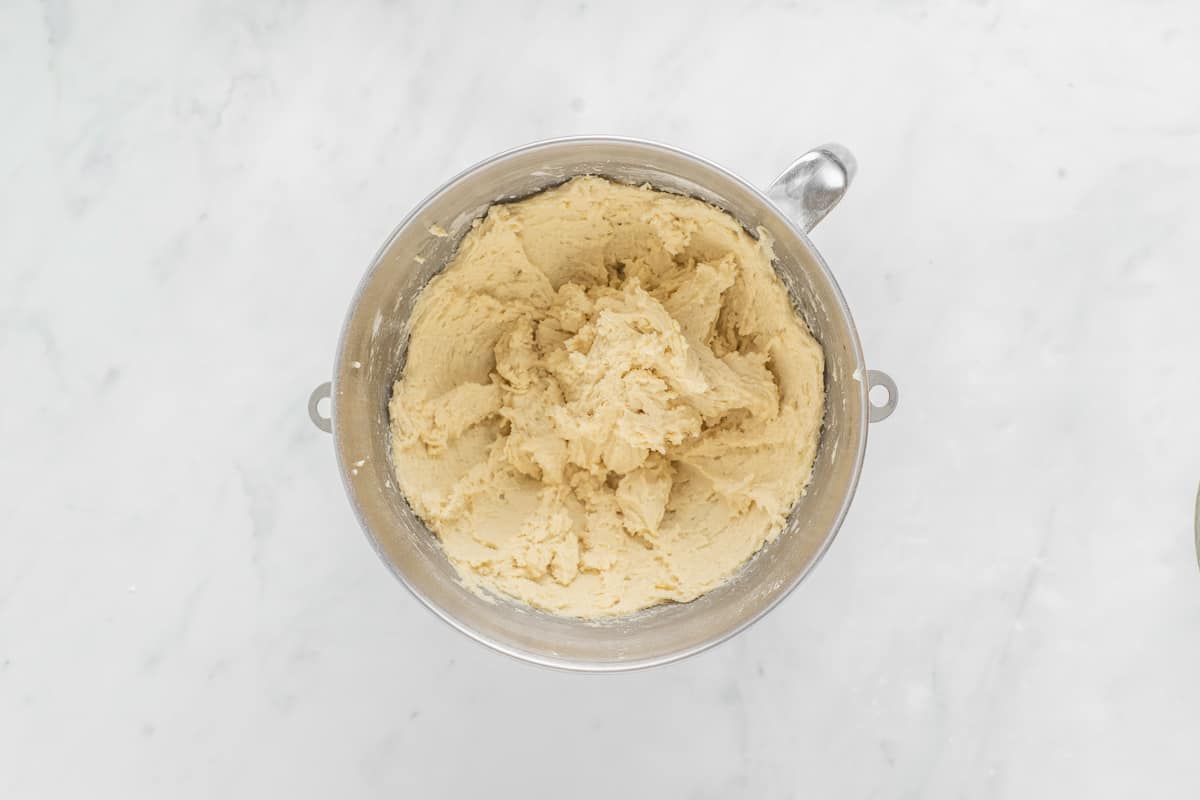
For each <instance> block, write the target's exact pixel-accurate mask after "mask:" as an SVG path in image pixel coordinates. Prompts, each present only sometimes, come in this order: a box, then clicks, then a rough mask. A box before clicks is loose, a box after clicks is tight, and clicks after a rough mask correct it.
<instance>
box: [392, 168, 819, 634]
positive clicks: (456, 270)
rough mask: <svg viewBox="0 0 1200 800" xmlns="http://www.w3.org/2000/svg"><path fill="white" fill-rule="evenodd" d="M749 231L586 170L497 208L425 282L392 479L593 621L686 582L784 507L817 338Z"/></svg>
mask: <svg viewBox="0 0 1200 800" xmlns="http://www.w3.org/2000/svg"><path fill="white" fill-rule="evenodd" d="M771 260H772V254H771V251H770V246H769V244H768V243H767V240H766V237H765V236H761V235H760V236H759V238H758V239H755V238H754V237H753V236H751V235H749V234H748V233H747V232H746V231H745V230H744V229H743V228H742V227H741V225H739V224H738V222H737V221H736V220H734V219H733V218H732V217H731V216H729V215H728V214H727V213H725V212H724V211H721V210H720V209H717V208H714V207H712V206H710V205H707V204H706V203H703V202H701V201H699V200H695V199H692V198H687V197H680V196H677V195H672V194H666V193H662V192H658V191H655V190H653V189H651V188H649V187H634V186H626V185H623V184H617V183H613V182H610V181H608V180H606V179H603V178H599V177H581V178H575V179H573V180H571V181H569V182H568V183H566V184H564V185H562V186H559V187H557V188H554V189H550V190H548V191H545V192H542V193H540V194H537V195H534V196H533V197H530V198H527V199H525V200H522V201H519V202H516V203H511V204H503V205H496V206H493V207H492V208H490V209H489V210H488V212H487V214H486V216H485V217H484V218H483V219H482V220H480V221H478V222H477V223H476V225H475V227H474V228H473V229H472V230H471V232H470V233H468V234H467V236H466V237H465V238H464V240H463V241H462V243H461V244H460V245H459V248H458V250H457V252H456V254H455V256H454V258H453V259H452V260H451V262H450V263H449V265H448V266H447V267H446V269H445V270H444V271H443V272H442V273H441V274H440V275H438V276H437V277H436V278H435V279H434V280H433V281H431V282H430V284H429V286H428V287H426V288H425V290H424V291H423V292H422V293H421V295H420V296H419V297H418V299H417V303H416V307H415V309H414V311H413V315H412V319H411V337H410V339H409V345H408V360H407V362H406V364H405V367H404V371H403V373H402V375H401V376H400V379H399V380H398V381H396V384H395V387H394V390H393V395H392V399H391V402H390V406H389V411H390V415H391V432H392V451H393V460H394V463H395V466H396V477H397V479H398V481H399V486H400V488H401V490H402V491H403V493H404V495H405V497H406V498H407V499H408V501H409V503H410V504H411V505H412V507H413V509H414V510H415V511H416V512H417V514H418V515H420V517H421V518H422V519H423V520H424V521H425V523H426V524H427V525H428V526H429V527H430V529H431V530H433V531H434V532H435V533H436V534H437V535H438V537H439V538H440V539H441V542H442V546H443V549H444V550H445V552H446V555H447V556H448V557H449V559H450V561H451V562H452V563H453V564H454V566H455V567H456V568H457V570H458V572H459V574H460V575H461V576H462V578H463V580H464V581H465V582H466V583H467V584H468V585H471V586H473V587H476V588H488V589H493V590H497V591H500V592H503V593H505V594H507V595H510V596H512V597H514V598H517V599H519V600H522V601H524V602H526V603H528V604H530V605H532V606H534V607H537V608H540V609H544V610H548V611H552V612H555V613H560V614H565V615H571V616H578V617H586V618H594V617H603V616H610V615H616V614H625V613H630V612H634V611H637V610H640V609H643V608H647V607H649V606H652V605H655V604H658V603H662V602H668V601H679V602H684V601H688V600H692V599H694V598H695V597H697V596H698V595H700V594H703V593H704V592H707V591H709V590H711V589H713V588H715V587H717V586H719V585H720V584H721V583H723V582H724V581H725V580H726V579H728V578H729V577H730V575H732V574H733V572H735V571H736V570H737V569H738V567H739V566H741V565H742V564H743V563H744V562H745V561H746V560H747V559H748V558H749V557H750V556H752V555H753V554H754V553H755V552H756V551H758V549H759V548H761V547H762V546H763V544H764V543H765V542H767V541H770V540H771V539H773V538H774V537H775V536H777V535H778V534H779V532H780V531H781V530H782V528H783V524H784V521H785V519H786V516H787V514H788V512H789V510H790V509H791V508H792V506H793V505H794V504H795V502H796V500H797V499H798V498H799V497H800V495H801V494H802V492H803V490H804V487H805V485H806V484H807V482H808V480H809V476H810V475H811V472H812V464H813V459H814V457H815V454H816V448H817V442H818V438H819V436H820V427H821V416H822V409H823V405H824V397H823V392H824V387H823V371H824V364H823V354H822V352H821V348H820V345H819V344H818V343H817V342H816V341H815V340H814V339H813V337H812V336H811V335H810V334H809V332H808V329H807V328H806V326H805V324H804V322H803V321H802V320H801V319H800V317H799V316H798V315H797V314H796V312H795V310H794V309H793V308H792V305H791V302H790V299H789V297H788V294H787V291H786V290H785V289H784V287H783V284H782V283H781V281H780V280H779V278H778V276H777V275H776V274H775V271H774V269H773V268H772V265H771Z"/></svg>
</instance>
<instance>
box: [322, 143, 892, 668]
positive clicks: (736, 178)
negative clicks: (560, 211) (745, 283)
mask: <svg viewBox="0 0 1200 800" xmlns="http://www.w3.org/2000/svg"><path fill="white" fill-rule="evenodd" d="M580 144H584V145H587V144H594V145H611V144H619V145H632V146H635V147H641V148H645V149H647V150H651V151H659V152H663V153H667V154H670V155H673V156H678V157H682V158H684V159H687V160H689V161H692V162H694V163H695V164H697V165H699V166H700V167H703V168H704V169H707V170H710V171H713V172H716V173H718V174H720V175H722V176H723V177H725V178H726V179H728V180H730V181H732V182H734V183H736V184H738V185H739V186H740V187H741V188H743V189H745V190H746V191H747V192H749V193H750V194H751V195H752V196H754V197H755V198H757V200H758V201H759V202H760V203H761V204H762V206H763V208H764V209H765V210H767V211H768V212H770V213H772V214H773V215H774V216H775V217H776V218H777V220H778V221H779V222H780V223H781V224H783V225H786V226H787V227H788V228H790V229H791V230H792V231H793V232H794V233H795V235H796V236H797V237H799V239H800V240H801V241H802V243H803V244H804V245H805V246H806V247H807V249H808V251H809V255H810V256H811V257H812V258H813V261H814V262H815V263H816V265H817V266H818V267H819V268H820V270H821V271H822V273H823V275H824V277H825V279H826V280H827V281H828V282H829V285H830V287H831V289H832V292H833V296H834V298H835V299H836V301H837V309H838V312H839V314H840V315H841V317H842V318H843V319H844V320H845V323H846V328H847V330H848V332H849V338H850V341H851V343H852V345H853V346H852V348H851V351H852V353H853V355H854V358H855V362H856V363H855V369H856V374H855V376H854V381H855V382H856V383H857V384H858V393H859V394H860V396H861V397H860V400H861V402H860V403H859V418H860V419H859V420H858V423H859V430H861V431H862V436H861V437H860V438H859V444H858V449H857V452H856V453H855V454H854V462H853V464H852V465H851V474H850V482H849V484H848V486H847V487H846V492H845V495H844V496H843V498H842V502H841V506H840V507H839V509H838V511H837V514H836V515H835V517H834V519H833V523H832V525H831V526H830V528H829V531H828V532H827V533H826V535H825V538H824V539H823V540H822V542H821V544H820V546H819V547H818V548H817V549H816V551H815V553H814V555H813V557H812V559H811V560H810V561H809V562H808V564H806V565H805V567H804V569H802V570H800V571H798V572H797V573H796V575H795V576H794V577H793V578H792V579H791V580H790V582H789V583H788V585H787V586H785V587H783V589H782V591H780V592H779V593H778V594H777V595H776V596H775V597H774V598H773V599H772V600H771V601H770V602H768V603H767V604H765V605H764V606H763V607H762V608H760V609H758V610H757V611H756V612H754V613H753V614H751V615H749V616H747V617H746V618H745V619H742V620H740V621H738V623H737V624H735V625H731V626H730V627H728V628H726V629H725V630H722V631H720V632H719V633H717V634H715V635H713V636H711V637H709V638H707V639H705V640H703V641H700V642H698V643H696V644H693V645H690V646H688V647H684V648H680V649H679V650H675V651H672V652H668V653H664V654H660V655H655V656H649V657H645V658H637V659H631V660H628V661H585V660H578V659H571V658H561V657H557V656H554V655H548V654H546V653H539V652H533V651H529V650H526V649H523V648H521V647H515V646H513V645H510V644H508V643H506V642H504V641H499V640H497V639H495V638H493V637H491V636H489V635H487V634H484V633H482V632H480V631H479V630H476V629H475V628H473V627H471V626H470V625H468V624H467V623H465V622H463V621H462V620H460V619H459V618H458V617H456V616H454V615H453V614H451V613H450V612H448V611H447V610H446V609H444V608H442V607H441V606H440V605H439V604H438V603H437V602H436V601H434V600H433V599H432V598H431V597H429V596H428V595H426V594H425V593H424V592H422V591H420V590H419V589H418V588H417V587H415V586H414V585H413V584H412V583H411V582H410V581H409V579H408V577H407V576H406V575H405V574H404V573H403V572H402V571H401V570H400V569H399V568H398V567H397V565H396V564H395V563H393V561H392V560H391V559H390V558H388V556H387V554H386V553H385V552H384V549H383V547H382V545H381V543H380V541H379V539H378V537H377V536H376V534H375V532H374V531H373V529H372V528H371V525H370V524H369V523H368V521H367V519H366V518H365V516H364V512H363V508H362V506H361V504H360V503H359V502H358V499H357V495H356V492H357V488H356V486H355V484H354V482H353V481H352V480H351V469H352V468H353V465H352V464H351V463H350V461H349V456H348V455H347V454H346V453H345V450H344V448H343V447H341V446H340V440H341V437H340V431H341V425H340V422H339V419H340V415H339V413H338V411H339V405H340V402H339V397H340V395H341V392H340V391H339V383H340V379H341V378H342V376H343V375H347V374H348V372H349V368H350V367H349V361H350V360H349V359H348V357H347V355H346V345H347V342H346V337H347V334H348V333H349V331H350V328H351V323H352V321H353V319H354V316H355V313H356V311H357V310H358V306H359V304H360V302H361V300H362V297H363V294H364V292H365V290H366V288H367V286H368V285H369V284H370V283H371V281H372V278H374V276H375V273H376V272H377V271H378V270H379V269H381V268H382V266H383V264H384V256H385V255H386V254H387V252H388V251H389V250H390V249H391V247H392V245H393V243H394V242H395V241H396V239H397V238H398V237H399V236H400V234H401V233H402V232H403V231H405V230H406V229H407V228H408V227H409V226H410V225H412V224H413V223H414V222H416V221H417V220H418V218H419V217H420V215H421V213H422V212H423V211H424V210H425V209H426V208H427V207H428V206H429V205H430V204H431V203H433V202H434V201H435V200H436V199H437V198H438V197H439V196H440V195H442V194H443V193H445V192H446V191H448V190H450V189H451V188H452V187H454V186H456V185H458V184H459V183H461V182H463V181H466V180H469V179H470V178H472V177H473V176H474V175H475V174H476V173H477V172H479V171H481V170H483V169H484V168H486V167H488V166H491V165H492V164H495V163H497V162H499V161H503V160H505V159H509V158H512V157H515V156H517V155H522V154H527V153H530V152H533V151H537V150H544V149H551V148H555V147H562V146H566V145H580ZM696 183H702V182H700V181H696ZM868 391H869V386H868V381H867V369H866V364H865V360H864V357H863V351H862V341H861V339H860V337H859V334H858V329H857V327H856V326H855V324H854V317H853V315H852V314H851V313H850V308H849V306H848V305H847V303H846V299H845V296H844V295H843V294H842V290H841V287H840V286H839V285H838V283H837V280H836V278H835V277H834V275H833V272H832V271H831V270H830V269H829V265H828V264H827V263H826V262H825V259H824V257H823V256H822V255H821V253H820V251H819V250H818V249H817V248H816V246H815V245H813V243H812V240H811V239H810V238H809V237H808V234H807V233H806V232H805V231H804V230H802V229H801V228H800V227H799V226H798V225H797V224H796V223H795V222H794V221H793V220H792V219H791V217H789V216H788V215H787V214H786V213H785V212H784V211H783V210H782V209H780V208H779V207H778V206H777V205H776V204H775V203H773V202H772V201H771V200H770V199H769V198H768V197H767V195H766V193H765V192H764V191H763V190H761V189H759V188H758V187H756V186H755V185H753V184H752V183H750V182H749V181H747V180H746V179H744V178H742V177H741V176H740V175H737V174H736V173H734V172H731V171H730V170H728V169H726V168H724V167H722V166H720V165H719V164H716V163H714V162H713V161H710V160H709V159H707V158H704V157H703V156H700V155H697V154H695V153H692V152H690V151H688V150H684V149H682V148H679V147H675V146H674V145H669V144H664V143H662V142H657V141H653V140H650V139H642V138H638V137H631V136H615V135H586V134H585V135H572V136H560V137H553V138H549V139H539V140H536V141H533V142H528V143H526V144H523V145H519V146H517V147H512V148H509V149H507V150H502V151H500V152H497V153H495V154H493V155H491V156H488V157H487V158H484V159H482V160H480V161H477V162H475V163H474V164H471V165H470V166H468V167H466V168H465V169H463V170H460V171H459V172H458V173H456V174H455V175H454V176H453V177H451V178H449V179H448V180H446V181H445V182H443V183H442V184H441V185H439V186H438V187H437V188H436V189H434V190H433V191H431V192H430V193H429V194H427V195H426V196H425V197H424V198H423V199H422V200H421V201H420V202H419V203H417V204H416V205H414V206H413V207H412V209H411V210H410V211H409V212H408V213H407V214H406V215H405V216H404V218H403V219H401V220H400V222H399V223H398V224H397V225H396V226H395V228H393V229H392V231H391V233H390V234H389V235H388V236H387V238H386V239H385V240H384V242H383V244H382V245H381V246H380V247H379V249H378V250H377V251H376V252H375V254H374V256H372V258H371V261H370V266H369V267H368V268H367V270H366V271H365V272H364V273H363V276H362V278H361V279H360V280H359V282H358V285H357V287H356V288H355V291H354V295H353V297H352V298H351V300H350V304H349V306H348V307H347V310H346V315H345V317H344V319H343V322H342V328H341V332H340V333H339V336H338V342H337V352H336V354H335V359H334V369H333V378H332V381H331V386H330V408H329V412H330V422H331V426H332V430H331V432H332V434H333V443H334V451H335V453H336V457H337V463H338V472H339V474H340V476H341V480H342V487H343V489H344V491H345V493H346V497H347V499H348V500H349V501H350V505H351V507H352V508H353V510H354V516H355V518H356V519H357V520H358V525H359V527H360V528H361V529H362V531H363V533H364V534H365V535H366V538H367V541H368V542H370V544H371V548H372V549H373V550H374V551H375V553H376V555H377V556H378V557H379V559H380V560H381V561H382V562H383V563H384V564H385V565H386V566H387V568H388V570H389V571H390V572H391V573H392V575H393V576H395V577H396V578H397V579H398V580H399V581H400V583H401V584H402V585H403V586H404V587H405V588H406V589H407V590H408V591H409V592H410V593H411V594H412V595H413V596H415V597H416V598H417V599H418V600H419V601H420V602H421V604H422V605H423V606H425V608H427V609H429V610H430V611H432V612H433V613H434V614H435V615H436V616H437V617H438V618H440V619H441V620H442V621H443V622H445V623H446V624H448V625H449V626H450V627H452V628H454V629H455V630H457V631H459V632H460V633H462V634H464V635H466V636H467V637H469V638H470V639H473V640H474V641H476V642H478V643H480V644H482V645H485V646H486V647H488V648H489V649H491V650H494V651H496V652H498V653H502V654H504V655H506V656H509V657H510V658H513V659H515V660H517V661H521V662H524V663H529V664H535V665H537V666H540V667H547V668H550V669H554V670H559V671H564V672H586V673H614V672H632V671H635V670H643V669H650V668H652V667H659V666H665V665H667V664H671V663H675V662H677V661H681V660H683V659H685V658H688V657H690V656H694V655H697V654H699V653H702V652H704V651H706V650H709V649H711V648H713V647H716V646H717V645H719V644H722V643H723V642H726V641H729V640H730V639H732V638H733V637H735V636H737V635H738V634H739V633H742V632H743V631H745V630H746V629H747V628H749V627H750V626H751V625H753V624H754V623H756V622H758V621H759V620H760V619H762V618H763V617H764V616H766V614H767V613H768V612H770V611H771V610H773V609H775V608H776V607H777V606H779V604H780V603H782V602H783V600H784V599H785V598H787V597H789V596H790V595H791V594H792V592H794V591H795V590H796V587H798V586H799V585H800V584H801V583H802V582H803V581H804V579H805V578H807V577H808V575H809V574H810V573H811V572H812V571H813V569H814V568H815V567H816V566H817V564H819V563H820V562H821V560H822V559H823V558H824V557H825V554H826V552H828V550H829V548H830V547H831V546H832V544H833V540H834V539H836V538H837V535H838V532H839V531H840V530H841V527H842V524H843V523H844V522H845V519H846V515H847V514H848V513H849V510H850V506H851V504H852V502H853V500H854V496H855V493H856V491H857V489H858V482H859V478H860V476H861V474H862V465H863V461H864V458H865V454H866V447H867V436H868V432H869V429H870V424H869V420H868V415H869V412H870V400H869V397H868ZM581 623H582V624H589V623H588V622H586V621H581ZM592 624H594V623H592Z"/></svg>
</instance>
